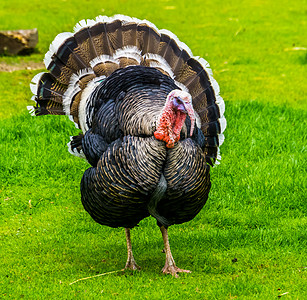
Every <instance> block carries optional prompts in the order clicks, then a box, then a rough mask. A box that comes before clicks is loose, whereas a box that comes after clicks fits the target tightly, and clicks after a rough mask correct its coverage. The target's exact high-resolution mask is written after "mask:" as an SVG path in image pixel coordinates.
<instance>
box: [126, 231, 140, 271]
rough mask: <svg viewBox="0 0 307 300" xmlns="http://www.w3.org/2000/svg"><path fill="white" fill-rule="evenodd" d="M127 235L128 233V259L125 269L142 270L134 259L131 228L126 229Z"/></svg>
mask: <svg viewBox="0 0 307 300" xmlns="http://www.w3.org/2000/svg"><path fill="white" fill-rule="evenodd" d="M125 233H126V240H127V252H128V258H127V262H126V266H125V269H130V270H140V269H141V268H140V267H139V266H138V265H137V264H136V262H135V259H134V257H133V253H132V246H131V237H130V228H125Z"/></svg>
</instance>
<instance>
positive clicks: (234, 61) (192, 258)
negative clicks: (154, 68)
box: [0, 0, 307, 299]
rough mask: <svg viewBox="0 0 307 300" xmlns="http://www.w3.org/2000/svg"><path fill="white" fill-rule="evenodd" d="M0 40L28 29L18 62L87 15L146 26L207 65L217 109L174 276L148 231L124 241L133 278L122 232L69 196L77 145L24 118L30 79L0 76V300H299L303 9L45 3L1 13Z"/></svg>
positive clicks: (61, 123) (175, 231) (173, 236)
mask: <svg viewBox="0 0 307 300" xmlns="http://www.w3.org/2000/svg"><path fill="white" fill-rule="evenodd" d="M1 5H2V7H1V10H0V30H2V29H19V28H34V27H36V28H38V31H39V38H40V40H39V44H38V46H37V48H36V51H35V52H34V53H33V54H31V55H30V56H19V57H0V62H2V63H6V64H12V65H17V64H20V63H22V62H39V61H42V59H43V57H44V54H45V52H47V51H48V47H49V44H50V42H51V41H52V40H53V38H54V37H55V36H56V35H57V34H58V33H59V32H63V31H71V30H72V28H73V26H74V25H75V23H76V22H78V21H79V20H81V19H84V18H94V17H96V16H97V15H99V14H106V15H109V16H111V15H113V14H115V13H121V14H127V15H131V16H135V17H138V18H141V19H143V18H146V19H148V20H150V21H151V22H153V23H155V24H156V25H157V27H158V28H167V29H169V30H171V31H173V32H174V33H175V34H176V35H177V36H178V37H179V38H180V39H181V40H182V41H184V42H185V43H186V44H187V45H189V47H190V48H191V50H192V52H193V53H194V54H195V55H200V56H202V57H204V58H205V59H206V60H208V61H209V62H210V64H211V67H212V69H213V73H214V77H215V78H216V80H217V81H218V83H219V85H220V88H221V95H222V96H223V98H224V100H225V103H226V113H225V115H226V118H227V123H228V124H227V129H226V131H225V143H224V144H223V146H222V147H221V155H222V161H221V165H219V166H218V167H216V168H213V169H212V170H211V179H212V189H211V192H210V196H209V199H208V202H207V204H206V205H205V207H204V209H203V210H202V211H201V212H200V214H199V215H198V216H197V217H196V218H195V219H194V220H192V221H190V222H188V223H185V224H182V225H175V226H172V227H170V229H169V235H170V244H171V247H172V251H173V255H174V258H175V260H176V262H177V265H178V266H179V267H181V268H186V269H190V270H192V273H191V274H186V275H181V276H180V277H179V278H173V277H171V276H163V275H162V274H161V272H160V270H161V268H162V267H163V265H164V259H165V255H164V254H163V253H162V251H161V250H162V249H163V241H162V238H161V236H160V231H159V228H158V227H157V226H156V223H155V220H154V219H153V218H147V219H145V220H143V221H142V222H141V223H140V226H139V227H137V228H135V229H133V230H132V243H133V249H134V254H135V258H136V260H137V263H138V264H139V265H141V267H142V270H141V272H128V271H126V272H121V271H118V272H114V273H110V274H106V275H104V276H99V277H93V278H89V279H86V280H82V281H78V282H76V283H73V284H71V283H72V282H74V281H76V280H77V279H81V278H85V277H92V276H95V275H99V274H102V273H108V272H112V271H117V270H120V269H122V268H123V267H124V264H125V260H126V245H125V236H124V231H123V229H120V228H119V229H111V228H108V227H104V226H100V225H98V224H97V223H95V222H94V221H93V220H92V219H91V218H90V216H89V215H88V214H87V213H86V212H85V211H84V209H83V207H82V204H81V201H80V191H79V185H80V180H81V177H82V174H83V172H84V171H85V170H86V169H87V168H88V164H87V163H86V162H85V161H83V160H80V159H78V158H76V157H74V156H72V155H70V154H69V153H68V151H67V147H66V144H67V142H68V141H69V136H71V135H74V134H77V133H78V130H76V129H75V127H74V125H73V123H72V122H70V121H69V120H68V119H67V118H66V117H65V116H62V117H52V116H46V117H38V118H33V117H31V116H30V115H29V114H28V113H27V110H26V106H27V105H30V104H32V103H31V101H30V100H29V99H30V98H31V91H30V89H29V83H30V81H31V78H32V77H33V76H34V75H35V74H36V73H37V72H39V71H41V70H36V71H34V70H19V71H14V72H0V104H1V105H0V153H1V155H0V174H1V175H0V215H1V220H0V257H1V261H0V298H3V299H6V298H7V299H9V298H12V299H17V298H25V299H100V298H105V299H108V298H113V297H114V296H117V298H118V299H141V298H149V299H186V298H191V299H273V298H276V297H280V298H281V299H305V298H306V297H307V285H306V282H307V250H306V249H307V202H306V198H307V197H306V182H307V176H306V159H307V155H306V150H307V149H306V140H307V136H306V135H307V134H306V119H307V103H306V87H307V84H306V78H307V51H306V47H307V44H306V31H307V21H306V16H307V13H306V1H304V0H300V1H294V2H292V3H291V6H289V3H288V1H285V0H281V1H274V0H268V1H261V0H254V1H238V0H235V1H231V3H230V2H227V1H221V0H219V1H200V0H196V1H190V2H189V3H186V2H185V1H182V0H180V1H170V0H169V1H168V0H157V1H143V2H141V1H137V0H133V1H124V0H121V1H119V0H115V1H100V2H99V1H92V0H88V1H76V0H71V1H65V0H63V1H53V2H50V3H47V2H40V1H37V0H33V1H30V2H26V1H24V0H12V1H6V2H5V3H1Z"/></svg>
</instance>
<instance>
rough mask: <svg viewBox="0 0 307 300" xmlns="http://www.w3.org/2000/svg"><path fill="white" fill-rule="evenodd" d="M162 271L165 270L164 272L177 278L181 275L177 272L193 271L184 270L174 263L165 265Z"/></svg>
mask: <svg viewBox="0 0 307 300" xmlns="http://www.w3.org/2000/svg"><path fill="white" fill-rule="evenodd" d="M162 272H163V274H171V275H172V276H174V277H175V278H178V277H179V275H178V274H177V273H192V272H191V271H190V270H183V269H180V268H178V267H176V266H174V265H172V266H169V265H168V266H167V265H165V266H164V268H163V269H162Z"/></svg>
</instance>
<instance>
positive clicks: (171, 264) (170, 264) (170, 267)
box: [160, 226, 191, 278]
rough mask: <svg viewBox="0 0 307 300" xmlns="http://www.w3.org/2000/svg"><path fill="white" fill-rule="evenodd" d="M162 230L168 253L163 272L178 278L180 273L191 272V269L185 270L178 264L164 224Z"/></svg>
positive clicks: (166, 252)
mask: <svg viewBox="0 0 307 300" xmlns="http://www.w3.org/2000/svg"><path fill="white" fill-rule="evenodd" d="M160 230H161V233H162V237H163V242H164V249H165V254H166V257H165V265H164V267H163V269H162V272H163V274H172V276H174V277H176V278H178V277H179V275H178V273H191V271H190V270H183V269H180V268H178V267H177V266H176V264H175V260H174V258H173V255H172V252H171V248H170V245H169V241H168V234H167V229H166V228H165V227H164V226H161V227H160Z"/></svg>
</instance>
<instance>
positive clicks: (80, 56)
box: [31, 15, 226, 162]
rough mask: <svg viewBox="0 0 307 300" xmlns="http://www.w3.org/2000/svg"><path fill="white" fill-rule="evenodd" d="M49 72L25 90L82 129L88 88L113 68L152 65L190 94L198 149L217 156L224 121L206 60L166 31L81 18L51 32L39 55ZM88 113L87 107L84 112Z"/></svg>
mask: <svg viewBox="0 0 307 300" xmlns="http://www.w3.org/2000/svg"><path fill="white" fill-rule="evenodd" d="M44 62H45V65H46V67H47V69H48V70H49V73H44V74H39V75H36V76H35V77H34V78H33V81H32V83H31V91H32V92H33V94H34V95H35V100H36V102H37V104H36V106H35V107H34V108H32V111H33V109H34V113H35V114H36V115H40V114H64V113H65V114H67V115H70V118H71V119H72V120H73V121H74V122H75V123H76V124H77V126H79V127H80V128H81V129H82V130H87V128H88V126H87V125H86V124H88V123H91V116H90V113H89V112H87V107H88V106H89V105H92V104H89V105H88V101H89V98H90V97H89V95H90V93H91V90H90V88H93V87H95V86H96V85H97V84H98V83H99V82H101V81H102V80H104V79H105V78H106V77H108V76H110V75H111V74H112V73H113V72H114V71H115V70H117V69H119V68H125V67H127V66H131V65H143V66H148V67H153V68H156V69H158V70H160V71H161V72H162V73H164V74H166V75H168V76H169V77H171V78H173V80H174V81H175V83H176V85H177V86H178V87H179V88H181V89H184V90H186V91H188V92H189V93H190V94H191V96H192V101H193V107H194V110H195V113H196V115H197V116H198V117H199V118H197V119H198V121H199V124H198V126H199V128H201V130H202V132H203V133H204V136H205V140H206V146H205V149H204V152H205V153H206V155H207V157H208V159H209V160H210V161H211V162H215V161H216V160H217V159H219V157H220V156H219V154H218V153H219V152H218V147H219V146H220V145H221V144H222V143H223V140H224V137H223V134H222V133H223V131H224V129H225V127H226V119H225V117H224V116H223V115H224V111H225V104H224V101H223V99H222V97H221V96H220V94H219V93H220V90H219V86H218V84H217V82H216V81H215V80H214V78H213V77H212V76H213V74H212V71H211V69H210V66H209V64H208V62H207V61H206V60H204V59H203V58H200V57H196V56H193V54H192V52H191V50H190V48H189V47H188V46H187V45H186V44H184V43H183V42H181V41H180V40H179V39H178V37H177V36H176V35H175V34H173V33H172V32H170V31H168V30H165V29H162V30H159V29H158V28H157V27H156V26H155V25H154V24H152V23H150V22H149V21H147V20H139V19H136V18H131V17H128V16H123V15H115V16H113V17H107V16H98V17H97V18H96V19H95V20H82V21H80V22H79V23H78V24H77V25H76V26H75V27H74V32H73V33H69V32H64V33H61V34H59V35H57V36H56V38H55V39H54V41H53V42H52V44H51V45H50V48H49V51H48V52H47V53H46V55H45V59H44ZM89 111H92V110H89Z"/></svg>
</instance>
